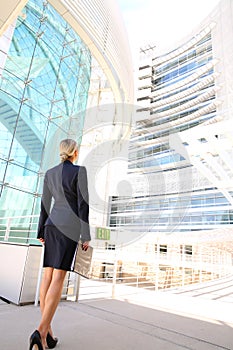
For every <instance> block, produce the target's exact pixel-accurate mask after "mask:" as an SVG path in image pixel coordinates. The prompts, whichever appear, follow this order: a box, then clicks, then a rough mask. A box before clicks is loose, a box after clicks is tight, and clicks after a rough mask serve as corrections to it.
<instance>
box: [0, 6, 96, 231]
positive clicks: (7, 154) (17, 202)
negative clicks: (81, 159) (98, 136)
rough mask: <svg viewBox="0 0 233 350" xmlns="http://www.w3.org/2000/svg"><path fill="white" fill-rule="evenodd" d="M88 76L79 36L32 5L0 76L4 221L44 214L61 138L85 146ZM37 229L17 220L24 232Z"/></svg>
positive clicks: (45, 9) (50, 9)
mask: <svg viewBox="0 0 233 350" xmlns="http://www.w3.org/2000/svg"><path fill="white" fill-rule="evenodd" d="M90 74H91V54H90V52H89V50H88V49H87V47H86V46H85V45H84V43H83V42H82V41H81V39H80V38H79V36H78V35H77V34H76V33H75V32H74V31H73V30H72V28H71V27H70V26H69V25H68V24H67V23H66V22H65V21H64V20H63V19H62V17H61V16H60V15H59V14H58V13H57V12H56V11H55V10H54V9H53V7H52V6H50V5H49V4H48V3H47V2H46V1H42V0H37V1H34V0H29V2H28V4H27V6H26V7H25V9H24V11H23V13H22V14H21V16H20V17H19V18H18V20H17V22H16V25H15V30H14V33H13V37H12V39H11V42H10V45H9V48H8V54H7V60H6V62H5V65H4V69H3V71H2V75H1V77H0V141H1V143H0V144H1V146H0V196H1V199H0V218H2V217H18V216H20V217H21V216H28V215H37V214H38V213H39V206H40V194H41V187H42V183H43V174H44V172H45V170H47V169H48V168H49V167H51V166H53V165H55V164H56V163H58V162H59V157H58V145H59V142H60V140H61V139H62V138H66V137H72V138H75V139H76V140H77V141H78V142H79V143H80V142H81V138H82V131H83V124H84V118H85V109H86V102H87V96H88V89H89V82H90ZM34 222H35V223H34V224H33V225H34V227H36V220H34ZM5 224H6V223H4V221H3V220H1V221H0V225H1V229H3V230H4V226H5ZM31 224H32V223H31V221H30V220H29V221H28V218H27V219H24V218H19V219H14V223H12V225H13V226H15V228H16V229H17V227H22V228H23V229H24V231H25V228H27V227H28V229H31ZM25 235H26V236H27V235H28V234H27V233H25ZM34 235H35V233H34ZM32 236H33V233H32Z"/></svg>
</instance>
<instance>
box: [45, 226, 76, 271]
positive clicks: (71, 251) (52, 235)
mask: <svg viewBox="0 0 233 350" xmlns="http://www.w3.org/2000/svg"><path fill="white" fill-rule="evenodd" d="M44 240H45V244H44V246H45V251H44V264H43V266H44V267H53V268H55V269H59V270H65V271H71V265H72V262H73V259H74V255H75V251H76V247H77V242H75V241H73V240H72V239H70V238H68V237H66V235H64V234H63V233H62V232H61V231H59V230H58V229H57V228H56V226H52V225H48V226H45V231H44Z"/></svg>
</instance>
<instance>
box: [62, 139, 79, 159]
mask: <svg viewBox="0 0 233 350" xmlns="http://www.w3.org/2000/svg"><path fill="white" fill-rule="evenodd" d="M76 150H78V144H77V142H76V141H74V140H72V139H65V140H62V141H61V142H60V159H61V162H64V161H65V160H67V159H68V158H70V157H72V156H73V155H74V152H75V151H76Z"/></svg>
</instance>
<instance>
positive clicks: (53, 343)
mask: <svg viewBox="0 0 233 350" xmlns="http://www.w3.org/2000/svg"><path fill="white" fill-rule="evenodd" d="M57 342H58V339H57V338H53V337H52V336H51V334H50V333H49V332H48V334H47V337H46V343H47V345H48V348H49V349H54V348H55V346H56V345H57Z"/></svg>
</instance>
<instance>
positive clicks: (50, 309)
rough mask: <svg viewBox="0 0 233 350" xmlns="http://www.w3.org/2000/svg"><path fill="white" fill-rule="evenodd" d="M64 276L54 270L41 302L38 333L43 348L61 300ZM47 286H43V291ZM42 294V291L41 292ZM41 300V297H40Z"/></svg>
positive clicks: (64, 273) (61, 272) (63, 272)
mask: <svg viewBox="0 0 233 350" xmlns="http://www.w3.org/2000/svg"><path fill="white" fill-rule="evenodd" d="M65 276H66V271H64V270H57V269H54V270H53V272H52V280H51V283H50V284H49V287H48V289H47V293H46V296H45V298H44V301H43V302H42V304H43V306H42V308H43V313H42V318H41V322H40V325H39V327H38V331H39V332H40V335H41V338H42V343H43V346H45V344H46V343H45V338H46V335H47V333H48V331H49V327H50V324H51V322H52V319H53V316H54V314H55V311H56V309H57V306H58V303H59V301H60V299H61V293H62V289H63V283H64V279H65ZM46 286H47V284H46V283H45V284H44V290H45V289H46ZM42 294H43V290H42ZM42 298H43V296H42Z"/></svg>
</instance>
